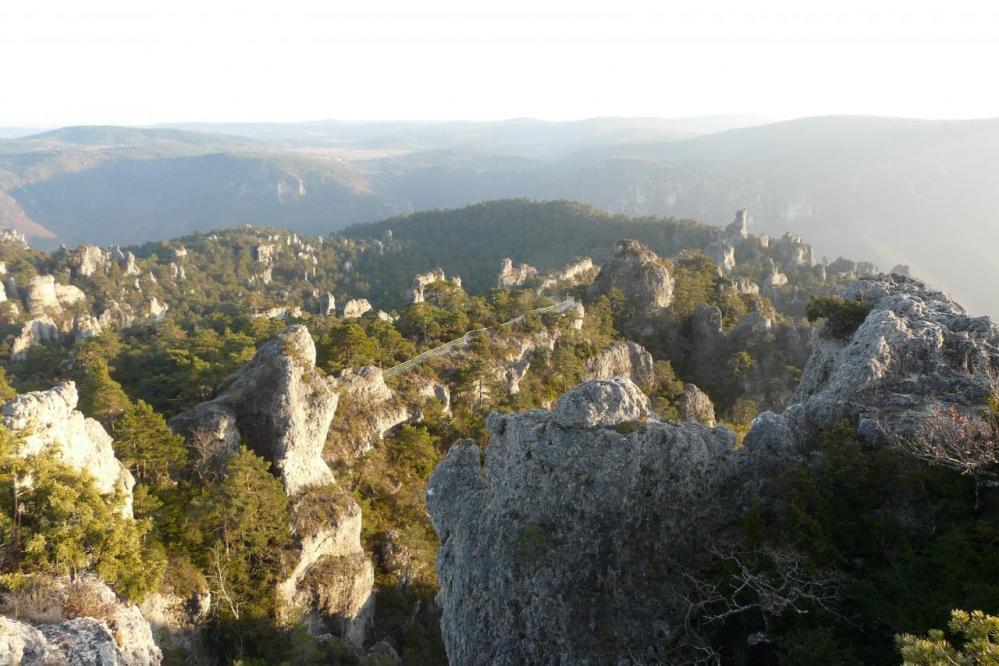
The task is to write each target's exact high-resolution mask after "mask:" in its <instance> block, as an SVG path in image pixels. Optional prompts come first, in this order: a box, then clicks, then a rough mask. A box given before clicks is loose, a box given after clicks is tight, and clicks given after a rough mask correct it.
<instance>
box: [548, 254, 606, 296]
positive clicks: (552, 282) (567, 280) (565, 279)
mask: <svg viewBox="0 0 999 666" xmlns="http://www.w3.org/2000/svg"><path fill="white" fill-rule="evenodd" d="M593 272H594V266H593V260H592V259H590V258H589V257H582V258H580V259H577V260H576V261H574V262H572V263H571V264H569V265H567V266H565V267H564V268H560V269H558V270H555V271H552V272H550V273H548V274H547V275H546V276H545V277H544V278H543V279H542V280H541V284H540V285H538V293H539V294H540V293H544V292H545V291H548V290H549V289H551V288H553V287H555V286H556V285H558V284H560V283H561V284H567V285H571V284H578V283H580V282H581V281H583V280H584V279H586V277H587V276H590V275H592V274H593Z"/></svg>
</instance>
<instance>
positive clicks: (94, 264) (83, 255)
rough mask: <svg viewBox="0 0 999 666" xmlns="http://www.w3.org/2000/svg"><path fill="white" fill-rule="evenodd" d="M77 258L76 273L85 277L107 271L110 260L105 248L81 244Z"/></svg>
mask: <svg viewBox="0 0 999 666" xmlns="http://www.w3.org/2000/svg"><path fill="white" fill-rule="evenodd" d="M75 259H76V260H75V264H76V274H77V275H81V276H83V277H90V276H91V275H94V274H96V273H99V272H103V271H106V270H107V268H108V264H109V262H110V259H109V258H108V255H107V254H105V253H104V250H102V249H101V248H99V247H97V246H95V245H81V246H80V248H79V249H78V250H77V255H76V258H75Z"/></svg>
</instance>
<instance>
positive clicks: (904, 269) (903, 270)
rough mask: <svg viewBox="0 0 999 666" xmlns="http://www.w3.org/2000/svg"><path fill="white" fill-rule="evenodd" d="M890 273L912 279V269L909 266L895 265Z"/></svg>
mask: <svg viewBox="0 0 999 666" xmlns="http://www.w3.org/2000/svg"><path fill="white" fill-rule="evenodd" d="M888 272H889V273H896V274H898V275H904V276H906V277H912V268H910V267H909V264H895V265H894V266H893V267H892V269H891V270H890V271H888Z"/></svg>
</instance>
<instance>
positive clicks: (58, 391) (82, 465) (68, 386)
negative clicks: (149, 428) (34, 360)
mask: <svg viewBox="0 0 999 666" xmlns="http://www.w3.org/2000/svg"><path fill="white" fill-rule="evenodd" d="M78 400H79V396H78V394H77V392H76V385H75V384H74V383H73V382H71V381H69V382H64V383H62V384H59V385H58V386H55V387H54V388H51V389H49V390H48V391H32V392H30V393H23V394H21V395H18V396H16V397H15V398H13V399H12V400H10V401H9V402H7V403H6V404H4V405H3V408H2V409H0V412H2V414H3V425H4V426H5V427H6V428H8V429H10V430H11V431H14V432H20V433H22V434H23V435H24V445H23V446H22V448H21V453H22V455H31V454H34V453H38V452H40V451H42V450H43V449H45V448H47V447H54V449H55V451H56V452H57V454H58V455H59V458H60V459H61V460H62V461H63V462H65V463H66V464H68V465H70V466H72V467H74V468H76V469H79V470H81V471H87V472H89V473H90V475H91V476H92V477H93V478H94V482H95V483H96V484H97V488H98V489H100V491H101V492H102V493H113V492H115V491H116V490H118V489H121V490H123V491H124V494H125V505H124V507H122V512H123V513H124V514H125V515H127V516H129V517H130V516H131V515H132V488H133V487H134V486H135V479H134V478H133V477H132V473H131V472H129V471H128V469H127V468H126V467H125V466H124V465H122V464H121V462H120V461H119V460H118V459H117V458H115V455H114V447H113V442H112V441H111V436H110V435H108V433H107V432H106V431H105V430H104V428H103V426H101V424H100V423H98V422H97V421H95V420H94V419H90V418H86V417H85V416H84V415H83V414H81V413H80V412H78V411H77V410H76V404H77V402H78Z"/></svg>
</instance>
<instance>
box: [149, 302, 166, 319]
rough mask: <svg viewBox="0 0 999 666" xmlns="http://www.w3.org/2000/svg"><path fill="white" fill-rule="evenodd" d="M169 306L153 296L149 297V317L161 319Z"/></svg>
mask: <svg viewBox="0 0 999 666" xmlns="http://www.w3.org/2000/svg"><path fill="white" fill-rule="evenodd" d="M169 309H170V306H169V305H167V304H166V303H161V302H160V300H159V299H157V298H156V297H155V296H153V297H152V298H150V299H149V318H150V319H152V320H153V321H163V319H164V318H165V317H166V313H167V310H169Z"/></svg>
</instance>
